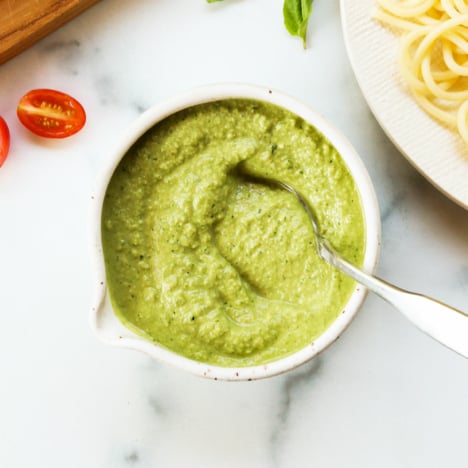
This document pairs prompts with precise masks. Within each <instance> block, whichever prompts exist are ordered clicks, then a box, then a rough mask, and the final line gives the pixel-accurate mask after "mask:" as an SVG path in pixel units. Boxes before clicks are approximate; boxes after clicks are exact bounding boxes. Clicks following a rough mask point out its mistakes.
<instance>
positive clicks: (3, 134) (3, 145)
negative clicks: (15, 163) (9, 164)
mask: <svg viewBox="0 0 468 468" xmlns="http://www.w3.org/2000/svg"><path fill="white" fill-rule="evenodd" d="M9 150H10V130H8V125H7V123H6V122H5V120H4V119H3V118H2V117H0V167H2V166H3V163H4V162H5V159H6V158H7V156H8V151H9Z"/></svg>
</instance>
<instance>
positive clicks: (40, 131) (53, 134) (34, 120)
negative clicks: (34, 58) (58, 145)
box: [17, 89, 86, 138]
mask: <svg viewBox="0 0 468 468" xmlns="http://www.w3.org/2000/svg"><path fill="white" fill-rule="evenodd" d="M17 114H18V119H19V120H20V122H21V123H22V124H23V125H24V126H25V127H26V128H27V129H28V130H31V132H33V133H35V134H36V135H39V136H41V137H47V138H66V137H68V136H70V135H73V134H75V133H76V132H78V131H80V130H81V129H82V128H83V126H84V124H85V122H86V113H85V111H84V109H83V106H82V105H81V104H80V103H79V102H78V101H77V100H76V99H75V98H72V97H71V96H69V95H68V94H65V93H61V92H60V91H55V90H53V89H34V90H32V91H29V92H28V93H26V94H25V95H24V96H23V97H22V98H21V99H20V102H19V103H18V109H17Z"/></svg>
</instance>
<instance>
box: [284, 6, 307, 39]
mask: <svg viewBox="0 0 468 468" xmlns="http://www.w3.org/2000/svg"><path fill="white" fill-rule="evenodd" d="M312 2H313V0H284V5H283V17H284V25H285V26H286V29H287V30H288V31H289V33H290V34H291V35H292V36H299V37H300V38H302V42H303V44H304V47H305V46H306V40H307V24H308V22H309V17H310V14H311V13H312Z"/></svg>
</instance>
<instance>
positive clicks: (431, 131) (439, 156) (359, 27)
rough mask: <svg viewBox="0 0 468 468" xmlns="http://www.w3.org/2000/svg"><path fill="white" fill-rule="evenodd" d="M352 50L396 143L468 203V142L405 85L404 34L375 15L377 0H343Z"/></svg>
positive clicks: (367, 92) (368, 94)
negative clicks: (401, 45) (402, 68)
mask: <svg viewBox="0 0 468 468" xmlns="http://www.w3.org/2000/svg"><path fill="white" fill-rule="evenodd" d="M340 5H341V21H342V26H343V34H344V38H345V43H346V48H347V51H348V56H349V59H350V61H351V65H352V67H353V70H354V73H355V75H356V78H357V81H358V83H359V86H360V88H361V90H362V93H363V94H364V97H365V99H366V101H367V103H368V104H369V107H370V109H371V111H372V113H373V114H374V116H375V118H376V119H377V121H378V122H379V124H380V126H381V127H382V129H383V130H384V131H385V133H386V134H387V136H388V137H389V138H390V139H391V140H392V141H393V143H394V144H395V145H396V147H397V148H398V149H399V150H400V151H401V152H402V153H403V155H404V156H406V158H407V159H408V160H409V161H410V162H411V163H412V164H413V165H414V167H415V168H416V169H417V170H418V171H419V172H420V173H421V174H423V175H424V176H425V177H426V178H427V179H428V180H429V181H430V182H431V183H432V184H434V185H435V186H436V187H437V188H438V189H439V190H440V191H442V193H444V194H445V195H447V196H448V197H449V198H451V199H452V200H453V201H455V202H456V203H458V204H459V205H461V206H463V207H464V208H465V209H468V147H467V145H466V144H465V143H464V142H463V140H462V139H461V137H459V136H458V134H457V133H456V132H454V131H451V130H449V129H447V128H445V127H444V126H442V125H440V124H439V123H437V122H436V121H434V120H433V119H432V118H431V117H429V116H428V115H427V114H426V113H425V112H424V111H423V110H422V109H420V108H419V106H418V105H417V104H416V102H415V101H414V100H413V98H412V97H411V96H410V95H409V94H408V93H407V91H406V90H405V86H404V84H403V82H402V80H401V78H400V73H399V69H398V63H397V62H398V61H397V54H398V44H399V36H397V35H395V34H393V33H391V32H390V31H388V30H387V29H385V28H383V27H382V26H381V25H380V24H379V23H377V22H376V21H374V20H372V19H371V14H372V11H373V9H374V8H375V5H376V2H375V0H340Z"/></svg>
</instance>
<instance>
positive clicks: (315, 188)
mask: <svg viewBox="0 0 468 468" xmlns="http://www.w3.org/2000/svg"><path fill="white" fill-rule="evenodd" d="M239 163H242V164H243V165H244V168H245V171H247V172H249V173H252V174H257V175H263V176H267V177H268V176H271V177H276V178H278V179H280V180H283V181H285V182H287V183H290V184H291V185H293V186H294V187H297V188H298V189H299V190H300V191H301V192H302V194H303V195H304V196H305V197H307V199H308V200H309V202H310V203H311V204H312V206H313V207H314V209H315V210H316V212H317V217H318V220H319V223H320V225H321V229H322V230H323V231H324V233H326V236H327V238H328V239H329V240H330V242H331V243H332V244H333V245H334V246H335V248H336V249H337V250H338V251H339V252H341V253H342V254H343V256H344V257H345V258H346V259H348V260H349V261H351V262H353V263H355V264H357V265H362V261H363V257H364V249H365V232H364V216H363V211H362V208H361V203H360V198H359V194H358V192H357V190H356V187H355V184H354V181H353V179H352V177H351V174H350V173H349V171H348V169H347V167H346V165H345V164H344V162H343V160H342V159H341V157H340V155H339V154H338V153H337V151H336V150H335V149H334V148H333V146H332V145H331V144H330V143H329V142H328V141H327V140H326V139H325V138H324V137H323V136H322V135H321V134H320V133H319V132H318V131H317V130H316V129H315V128H314V127H312V126H311V125H310V124H308V123H306V122H305V121H304V120H302V119H301V118H299V117H298V116H296V115H295V114H293V113H291V112H289V111H287V110H285V109H282V108H280V107H277V106H274V105H272V104H267V103H263V102H260V101H253V100H241V99H227V100H222V101H217V102H213V103H207V104H202V105H198V106H195V107H191V108H189V109H186V110H183V111H181V112H178V113H177V114H174V115H172V116H171V117H169V118H167V119H165V120H163V121H162V122H160V123H158V124H157V125H155V126H154V127H153V128H152V129H151V130H149V131H148V132H147V133H146V134H145V135H143V136H142V137H141V138H140V139H139V140H138V141H137V142H136V143H135V144H134V145H133V147H132V148H131V149H130V150H129V151H128V153H127V154H126V155H125V156H124V158H123V159H122V161H121V162H120V164H119V166H118V168H117V169H116V171H115V173H114V174H113V176H112V179H111V181H110V184H109V186H108V189H107V192H106V195H105V200H104V206H103V215H102V241H103V249H104V258H105V264H106V273H107V280H108V289H109V293H110V297H111V300H112V304H113V308H114V310H115V313H116V315H117V316H118V317H119V319H120V320H121V321H122V322H123V323H124V324H125V325H126V326H127V327H128V328H130V329H131V330H133V331H134V332H136V333H138V334H139V335H141V336H143V337H145V338H146V339H148V340H151V341H153V342H155V343H157V344H159V345H161V346H163V347H166V348H167V349H170V350H172V351H174V352H176V353H178V354H181V355H183V356H186V357H188V358H191V359H194V360H198V361H202V362H206V363H210V364H214V365H219V366H232V367H241V366H251V365H258V364H264V363H267V362H270V361H273V360H277V359H279V358H281V357H284V356H286V355H289V354H291V353H293V352H295V351H298V350H299V349H301V348H303V347H304V346H306V345H307V344H308V343H311V342H313V341H314V339H316V338H317V337H318V336H319V335H321V334H322V333H323V332H324V330H325V329H326V328H327V327H328V326H329V325H330V324H331V323H332V322H333V321H334V320H335V318H336V317H337V316H338V315H339V314H340V312H341V311H342V309H343V307H344V305H345V304H346V302H347V300H348V299H349V297H350V295H351V294H352V292H353V290H354V282H353V281H352V280H351V279H349V278H347V277H345V276H344V275H342V274H341V273H339V272H338V271H336V270H335V269H333V268H332V267H331V266H329V265H328V264H327V263H325V262H324V261H322V260H321V259H320V258H319V257H318V254H317V252H316V246H315V236H314V232H313V230H312V226H311V225H310V223H309V220H308V218H307V215H306V213H305V212H304V211H303V209H302V208H301V206H300V205H299V203H298V201H297V200H296V199H295V198H294V197H293V196H292V195H291V194H289V193H287V192H285V191H283V190H281V189H277V188H272V187H267V186H262V185H258V184H253V183H249V182H246V181H245V180H243V179H242V176H240V175H238V174H237V173H236V170H235V168H236V166H237V165H238V164H239Z"/></svg>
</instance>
